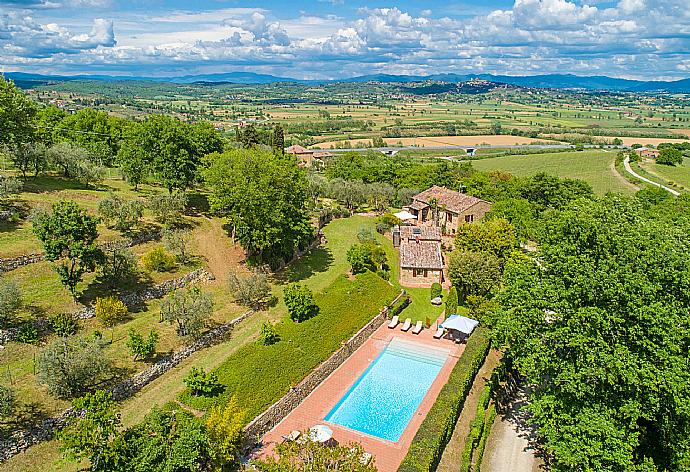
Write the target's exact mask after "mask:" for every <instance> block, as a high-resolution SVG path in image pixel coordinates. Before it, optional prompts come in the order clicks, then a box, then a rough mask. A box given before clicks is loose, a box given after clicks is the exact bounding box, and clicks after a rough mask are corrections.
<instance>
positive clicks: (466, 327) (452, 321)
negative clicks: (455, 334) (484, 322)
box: [441, 315, 479, 334]
mask: <svg viewBox="0 0 690 472" xmlns="http://www.w3.org/2000/svg"><path fill="white" fill-rule="evenodd" d="M478 324H479V321H477V320H473V319H472V318H467V317H466V316H460V315H450V316H449V317H448V319H447V320H446V321H444V322H443V323H441V328H445V329H454V330H456V331H460V332H462V333H465V334H471V333H472V331H474V328H476V327H477V325H478Z"/></svg>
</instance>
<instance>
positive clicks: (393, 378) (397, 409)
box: [325, 338, 448, 442]
mask: <svg viewBox="0 0 690 472" xmlns="http://www.w3.org/2000/svg"><path fill="white" fill-rule="evenodd" d="M447 358H448V352H447V351H444V350H441V349H433V348H428V347H425V346H422V345H419V344H417V343H412V342H408V341H404V340H401V339H399V338H394V339H393V340H392V341H391V342H390V343H389V344H388V346H387V347H386V348H385V349H384V350H383V352H381V354H379V356H378V357H377V358H376V359H375V360H374V362H372V363H371V365H370V366H369V367H368V368H367V370H366V371H365V372H364V373H363V374H362V376H361V377H360V378H359V379H358V380H357V381H356V382H355V383H354V385H353V386H352V387H351V388H350V390H348V391H347V393H345V395H344V396H343V398H342V399H341V400H340V401H339V402H338V403H337V404H336V405H335V406H334V407H333V409H332V410H331V411H330V413H328V415H327V416H326V418H325V420H326V421H328V422H331V423H335V424H338V425H340V426H344V427H346V428H350V429H354V430H355V431H359V432H362V433H366V434H370V435H372V436H376V437H379V438H382V439H387V440H389V441H394V442H395V441H398V440H399V439H400V436H401V435H402V433H403V431H405V428H406V427H407V424H408V423H409V422H410V419H412V415H414V413H415V411H417V408H418V407H419V404H420V403H421V402H422V400H423V399H424V396H425V395H426V392H427V391H428V390H429V387H431V384H432V383H433V382H434V379H435V378H436V375H438V373H439V371H440V370H441V367H443V364H444V363H445V362H446V359H447Z"/></svg>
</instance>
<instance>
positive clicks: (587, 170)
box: [472, 151, 634, 194]
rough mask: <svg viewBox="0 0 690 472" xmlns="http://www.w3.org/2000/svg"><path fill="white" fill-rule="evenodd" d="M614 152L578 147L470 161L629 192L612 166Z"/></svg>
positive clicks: (630, 188)
mask: <svg viewBox="0 0 690 472" xmlns="http://www.w3.org/2000/svg"><path fill="white" fill-rule="evenodd" d="M615 158H616V153H615V152H612V151H582V152H575V151H573V152H560V153H545V154H530V155H519V156H505V157H492V158H486V159H480V160H477V161H472V165H473V166H474V167H475V168H476V169H478V170H481V171H492V170H502V171H506V172H510V173H511V174H515V175H518V176H529V175H534V174H536V173H538V172H546V173H549V174H553V175H557V176H559V177H568V178H573V179H582V180H584V181H586V182H588V183H589V184H590V185H591V186H592V188H593V189H594V191H595V192H596V193H598V194H604V193H606V192H623V193H631V192H632V191H634V188H633V186H632V185H631V184H630V183H629V182H628V181H627V180H625V178H624V177H622V176H621V175H620V174H618V173H617V172H616V170H615V168H614V163H615Z"/></svg>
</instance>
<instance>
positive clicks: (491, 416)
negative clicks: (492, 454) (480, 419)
mask: <svg viewBox="0 0 690 472" xmlns="http://www.w3.org/2000/svg"><path fill="white" fill-rule="evenodd" d="M495 419H496V405H494V404H492V405H491V406H490V407H489V413H488V415H487V418H486V421H485V422H484V430H483V431H482V438H481V439H480V440H479V445H478V446H477V463H476V464H475V471H476V472H479V471H480V470H481V468H482V459H484V448H485V447H486V440H487V439H488V438H489V433H490V432H491V427H492V426H493V424H494V420H495Z"/></svg>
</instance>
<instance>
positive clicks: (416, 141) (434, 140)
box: [312, 135, 558, 149]
mask: <svg viewBox="0 0 690 472" xmlns="http://www.w3.org/2000/svg"><path fill="white" fill-rule="evenodd" d="M384 141H385V143H386V144H387V145H389V146H401V145H402V146H418V147H434V146H482V145H490V146H517V145H520V144H557V143H558V141H552V140H546V139H536V138H527V137H522V136H510V135H478V136H434V137H423V138H385V139H384ZM358 142H360V141H359V140H356V141H355V142H353V143H352V144H353V146H354V147H357V143H358ZM342 144H343V141H326V142H324V143H319V144H315V145H314V146H312V148H314V149H331V148H334V147H337V146H339V145H340V146H342Z"/></svg>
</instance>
